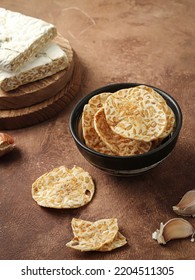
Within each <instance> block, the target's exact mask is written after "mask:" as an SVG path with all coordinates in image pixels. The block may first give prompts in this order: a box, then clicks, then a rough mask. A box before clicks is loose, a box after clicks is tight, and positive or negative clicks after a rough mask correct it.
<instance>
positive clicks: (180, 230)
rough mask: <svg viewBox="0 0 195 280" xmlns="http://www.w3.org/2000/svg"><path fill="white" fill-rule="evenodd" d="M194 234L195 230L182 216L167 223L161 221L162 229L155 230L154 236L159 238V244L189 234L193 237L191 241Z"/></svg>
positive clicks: (156, 238)
mask: <svg viewBox="0 0 195 280" xmlns="http://www.w3.org/2000/svg"><path fill="white" fill-rule="evenodd" d="M194 234H195V230H194V228H193V226H192V225H191V224H190V223H189V222H188V221H186V220H184V219H182V218H173V219H171V220H169V221H168V222H166V223H165V224H163V223H161V224H160V229H157V230H156V231H155V232H153V234H152V238H153V239H155V240H157V242H158V244H164V245H165V244H166V243H167V242H168V241H170V240H173V239H180V238H186V237H189V236H191V237H192V239H191V241H193V236H194Z"/></svg>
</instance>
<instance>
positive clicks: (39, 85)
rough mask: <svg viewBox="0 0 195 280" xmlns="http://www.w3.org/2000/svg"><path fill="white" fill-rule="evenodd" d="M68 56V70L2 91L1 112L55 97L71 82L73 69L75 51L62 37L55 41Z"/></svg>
mask: <svg viewBox="0 0 195 280" xmlns="http://www.w3.org/2000/svg"><path fill="white" fill-rule="evenodd" d="M54 41H55V42H56V43H58V44H59V45H60V46H61V47H62V49H63V50H64V51H65V52H66V54H67V56H68V65H67V68H66V69H64V70H62V71H60V72H58V73H56V74H54V75H52V76H50V77H46V78H44V79H41V80H38V81H35V82H32V83H28V84H25V85H22V86H20V87H19V88H17V89H15V90H12V91H9V92H5V91H3V90H2V89H0V110H9V109H19V108H25V107H29V106H32V105H35V104H38V103H41V102H43V101H44V100H46V99H49V98H51V97H52V96H55V95H56V94H57V93H58V92H59V91H61V90H62V89H63V88H64V87H65V86H66V84H67V83H68V82H69V80H70V78H71V76H72V72H73V68H74V58H73V49H72V47H71V45H70V43H69V41H68V40H66V39H65V38H63V37H62V36H61V35H58V37H57V38H56V39H55V40H54Z"/></svg>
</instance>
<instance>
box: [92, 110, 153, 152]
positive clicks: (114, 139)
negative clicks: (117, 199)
mask: <svg viewBox="0 0 195 280" xmlns="http://www.w3.org/2000/svg"><path fill="white" fill-rule="evenodd" d="M94 127H95V130H96V131H97V133H98V135H99V137H100V138H101V139H102V141H103V142H104V143H106V145H107V146H108V147H109V148H110V149H111V150H112V151H113V152H114V153H115V154H117V155H119V156H130V155H136V154H143V153H145V152H148V151H149V150H150V148H151V142H143V141H138V140H132V139H129V138H124V137H122V136H120V135H119V134H116V133H114V132H113V131H112V129H111V128H110V126H109V125H108V123H107V121H106V117H105V113H104V108H103V107H102V108H100V109H99V110H98V111H97V113H96V114H95V116H94Z"/></svg>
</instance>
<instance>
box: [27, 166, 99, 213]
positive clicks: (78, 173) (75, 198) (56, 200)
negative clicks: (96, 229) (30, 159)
mask: <svg viewBox="0 0 195 280" xmlns="http://www.w3.org/2000/svg"><path fill="white" fill-rule="evenodd" d="M94 191H95V185H94V182H93V179H92V178H91V176H90V175H89V173H88V172H86V171H85V170H83V169H82V168H81V167H78V166H74V167H73V168H72V169H68V168H66V167H65V166H60V167H58V168H55V169H53V170H52V171H50V172H48V173H46V174H44V175H42V176H41V177H39V178H38V179H37V180H36V181H35V182H34V183H33V185H32V197H33V199H34V200H35V201H36V202H37V203H38V204H39V205H40V206H44V207H51V208H78V207H81V206H83V205H85V204H87V203H89V202H90V201H91V199H92V197H93V195H94Z"/></svg>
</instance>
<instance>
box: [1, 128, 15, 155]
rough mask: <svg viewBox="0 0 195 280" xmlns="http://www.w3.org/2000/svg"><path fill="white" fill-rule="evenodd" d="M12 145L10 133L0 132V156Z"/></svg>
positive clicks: (8, 150)
mask: <svg viewBox="0 0 195 280" xmlns="http://www.w3.org/2000/svg"><path fill="white" fill-rule="evenodd" d="M14 146H15V144H14V138H13V137H12V136H11V135H9V134H6V133H0V156H3V155H4V154H6V153H8V152H10V151H11V150H12V149H13V148H14Z"/></svg>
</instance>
